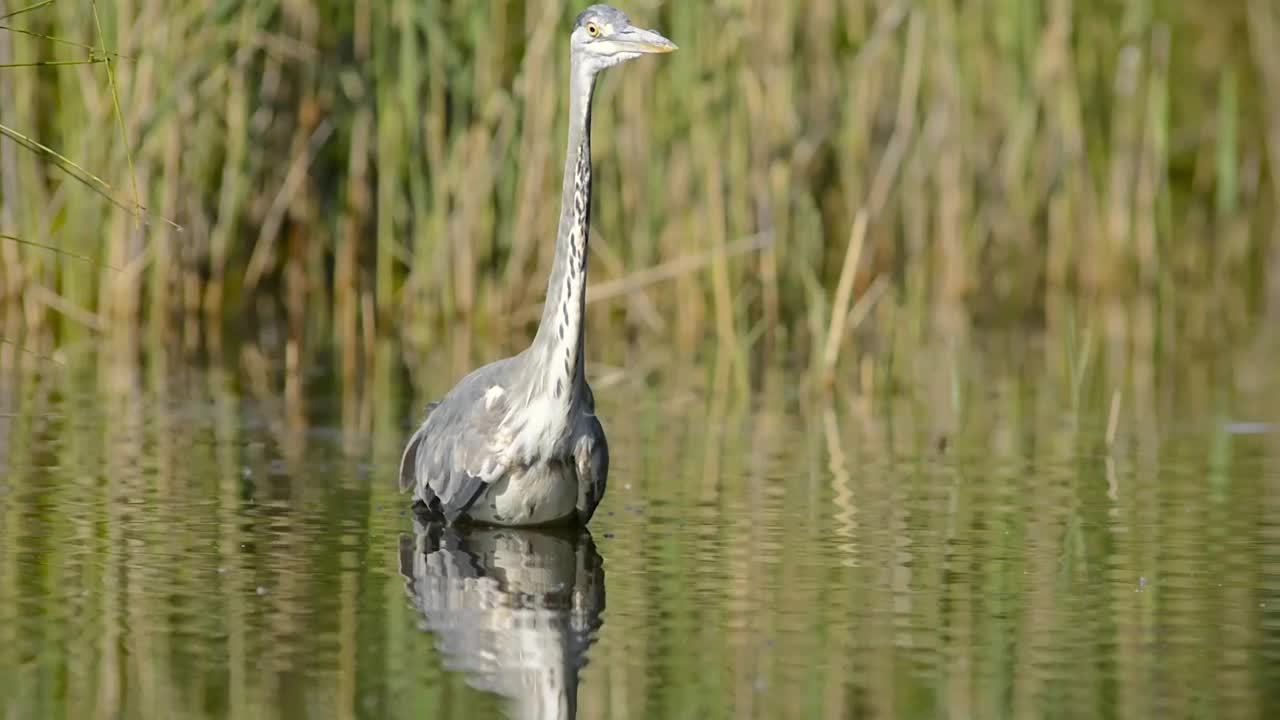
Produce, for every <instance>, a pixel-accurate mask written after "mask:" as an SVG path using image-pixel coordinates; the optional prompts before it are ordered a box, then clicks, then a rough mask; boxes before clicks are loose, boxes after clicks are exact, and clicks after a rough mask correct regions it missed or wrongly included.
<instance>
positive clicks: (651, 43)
mask: <svg viewBox="0 0 1280 720" xmlns="http://www.w3.org/2000/svg"><path fill="white" fill-rule="evenodd" d="M570 45H571V47H572V49H573V56H574V58H575V59H579V60H580V61H581V62H582V63H583V66H584V67H585V68H588V69H590V70H592V71H593V72H599V71H600V70H603V69H605V68H607V67H612V66H614V65H617V64H618V63H622V62H626V61H628V60H634V59H636V58H638V57H640V56H641V55H651V54H654V53H669V52H671V51H673V50H675V49H676V44H675V43H673V42H671V41H670V40H668V39H666V38H665V37H663V36H662V35H660V34H659V33H656V32H654V31H653V30H645V29H643V28H638V27H635V26H633V25H632V24H631V20H630V19H629V18H628V17H627V15H626V13H624V12H622V11H621V10H618V9H616V8H612V7H609V6H608V5H592V6H591V7H589V8H587V9H586V10H583V11H582V12H581V13H579V14H578V19H577V21H576V22H575V23H574V25H573V34H572V35H571V36H570Z"/></svg>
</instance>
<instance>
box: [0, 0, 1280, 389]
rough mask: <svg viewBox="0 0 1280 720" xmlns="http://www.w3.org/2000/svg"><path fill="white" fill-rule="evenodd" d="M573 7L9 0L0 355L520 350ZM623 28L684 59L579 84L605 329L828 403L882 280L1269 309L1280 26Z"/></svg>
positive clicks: (834, 15)
mask: <svg viewBox="0 0 1280 720" xmlns="http://www.w3.org/2000/svg"><path fill="white" fill-rule="evenodd" d="M16 5H24V7H16ZM26 5H29V7H28V6H26ZM578 9H579V8H578V7H577V5H571V4H567V3H561V2H550V3H537V4H525V3H516V2H510V1H509V0H479V1H477V2H470V3H454V2H445V1H443V0H421V1H416V2H415V1H413V0H388V2H370V1H369V0H357V1H356V2H347V1H345V0H344V1H339V0H316V1H315V2H309V3H304V2H296V1H294V0H274V1H271V0H268V1H266V2H259V3H230V4H228V3H216V2H213V1H212V0H181V1H180V2H175V3H161V2H159V1H158V0H114V1H111V0H103V1H102V2H95V3H90V4H89V5H85V4H84V3H73V2H66V1H64V2H46V3H35V4H24V3H14V2H9V3H0V16H3V17H4V19H3V20H0V24H3V26H4V28H3V29H0V96H3V97H4V98H6V102H5V103H4V104H3V106H0V128H3V138H0V259H2V260H3V264H4V268H3V270H2V271H0V310H2V311H0V318H3V323H2V324H0V333H2V334H3V335H4V336H5V337H10V338H23V339H31V338H35V339H36V342H37V343H38V344H39V345H40V346H41V347H45V348H46V349H48V348H49V347H53V346H56V345H59V344H63V343H67V342H74V341H76V340H79V339H83V338H85V337H86V336H89V337H91V336H92V335H93V334H95V333H97V332H111V331H112V330H113V329H116V328H120V327H128V328H130V329H131V330H136V329H140V328H148V329H149V330H150V331H151V335H150V337H153V338H156V339H157V340H158V341H169V340H171V339H173V338H183V339H184V341H185V342H186V343H187V344H188V345H191V346H195V345H197V344H198V343H199V342H200V341H201V339H205V340H206V341H208V342H216V341H217V338H218V337H220V336H222V335H224V334H225V333H227V332H228V330H229V329H231V330H234V329H236V328H239V327H241V319H242V318H244V317H245V316H246V315H250V316H254V317H257V316H258V315H259V314H260V311H261V308H262V304H263V302H264V301H265V302H267V303H269V304H276V305H280V306H282V308H283V316H284V317H285V318H286V320H285V322H284V324H285V327H286V330H287V332H288V335H289V336H290V337H291V338H294V339H302V338H304V337H305V338H308V339H316V338H319V339H325V340H336V341H338V342H339V343H341V344H342V345H343V346H344V347H349V348H352V349H350V350H348V351H345V352H344V355H343V362H344V363H347V364H351V363H356V362H357V361H358V358H359V353H357V351H356V350H355V348H358V347H359V346H361V345H369V344H370V343H372V342H374V340H375V339H376V338H377V337H379V336H386V335H387V334H389V333H393V332H394V333H396V334H400V335H403V336H404V337H405V338H406V339H408V340H409V341H410V342H411V343H413V344H415V345H418V346H421V345H424V344H427V343H430V342H432V340H433V339H435V338H436V337H438V336H440V335H441V333H443V332H446V331H448V329H449V328H451V327H452V326H453V324H454V323H456V322H459V321H461V322H465V323H467V324H468V326H469V327H470V329H472V330H473V331H475V332H481V333H489V334H492V335H494V336H498V337H501V336H503V334H504V333H510V334H512V335H520V334H521V333H525V334H527V331H528V324H529V322H530V315H529V314H528V313H524V312H521V311H522V310H523V309H524V308H527V307H528V306H529V305H531V304H535V303H537V302H539V301H540V296H541V291H542V289H543V286H544V280H543V278H544V271H545V269H546V267H547V265H548V263H549V261H550V254H551V243H550V242H549V239H550V237H551V235H552V233H553V232H554V228H555V212H556V208H557V207H558V205H557V202H556V193H557V192H558V186H559V183H558V179H557V175H558V172H559V168H560V163H561V153H562V152H563V149H562V147H561V145H562V137H563V134H564V122H565V120H564V115H565V107H564V106H565V103H564V102H563V99H562V96H563V95H564V91H565V78H566V76H567V68H566V62H567V54H566V53H565V52H564V32H565V28H566V27H567V26H568V24H569V22H570V19H571V18H572V16H573V13H575V12H576V11H577V10H578ZM627 9H628V10H630V11H631V12H632V14H633V15H635V16H636V18H637V19H638V20H640V21H642V22H644V23H648V24H652V25H654V26H657V27H660V28H662V29H663V30H664V31H666V32H668V34H669V35H670V36H671V37H673V38H675V39H676V40H677V42H678V43H679V44H680V46H681V51H680V52H679V53H678V54H676V55H674V56H672V58H671V59H670V60H669V61H667V62H662V63H640V64H637V65H636V66H634V67H629V68H627V69H626V71H625V72H621V73H617V74H615V75H610V76H607V77H606V78H605V79H604V80H603V83H602V86H601V88H600V95H601V105H602V107H601V108H600V110H599V112H597V114H596V118H597V119H596V122H597V132H596V138H597V141H596V143H595V152H596V154H597V155H596V160H597V183H598V184H597V189H598V193H597V194H598V210H597V212H596V213H594V214H593V220H594V223H595V225H594V231H595V232H594V235H593V250H594V252H593V256H594V258H595V261H594V267H593V280H595V281H597V282H599V283H601V284H602V285H605V286H606V287H609V288H615V289H622V290H624V292H617V291H614V292H611V293H607V294H605V295H600V296H598V298H599V299H598V301H596V302H593V304H592V310H591V320H590V321H591V322H592V323H593V324H594V325H596V326H598V327H604V326H613V327H619V328H630V329H631V332H630V333H629V334H630V335H631V336H633V337H634V336H635V335H636V334H637V333H639V334H648V335H650V336H654V337H658V338H667V339H670V340H672V341H673V343H674V347H676V348H677V349H678V350H679V351H680V352H681V353H684V354H689V353H693V352H696V351H697V350H698V348H699V347H701V345H702V344H703V343H704V342H705V339H707V338H713V339H716V341H718V342H720V343H721V344H723V345H725V346H727V347H730V348H734V349H735V350H734V352H735V353H738V354H741V353H740V350H741V349H743V348H750V347H752V346H755V345H757V344H759V345H761V346H762V347H767V348H770V349H771V350H772V351H777V352H780V353H789V354H794V353H799V354H801V355H803V356H806V357H808V358H809V359H810V361H811V362H812V363H813V364H814V366H816V367H821V368H822V369H823V370H824V372H825V373H826V374H828V375H830V374H832V373H833V372H834V370H835V364H836V359H837V358H839V357H845V358H851V357H856V356H855V355H852V354H850V353H849V352H848V349H849V348H850V346H851V345H852V344H853V343H854V342H855V340H854V338H853V334H854V331H855V330H857V328H855V325H857V323H850V322H847V319H848V318H847V313H849V312H850V310H849V309H850V308H851V307H854V306H856V305H857V303H858V301H859V299H860V298H862V297H863V296H864V295H865V293H866V292H867V289H868V288H870V287H872V286H873V284H874V283H876V282H877V281H878V280H879V281H881V282H882V283H883V282H884V281H885V280H886V279H887V281H889V282H890V287H891V288H892V292H893V293H895V294H896V295H897V298H898V301H899V303H898V304H902V305H906V306H910V307H914V308H917V309H919V310H921V311H927V312H928V313H929V314H930V315H931V316H938V315H947V316H948V317H951V318H952V320H951V321H958V322H961V323H966V324H973V323H985V322H989V321H997V322H1005V321H1009V320H1013V321H1017V322H1021V321H1023V320H1025V319H1026V318H1028V317H1032V318H1035V317H1047V316H1048V314H1049V313H1050V312H1051V307H1052V306H1053V298H1055V297H1060V296H1068V297H1073V298H1076V299H1077V300H1078V301H1079V302H1080V303H1081V304H1083V305H1085V306H1088V307H1095V308H1096V307H1104V306H1106V305H1108V303H1127V302H1131V301H1132V300H1133V299H1134V298H1135V297H1147V298H1157V299H1159V300H1160V301H1161V302H1162V303H1168V302H1169V301H1174V302H1177V303H1190V304H1192V305H1195V307H1193V308H1192V309H1190V310H1188V311H1186V313H1185V314H1186V315H1187V316H1188V317H1190V316H1203V317H1213V316H1214V315H1217V314H1221V312H1222V311H1223V308H1222V307H1221V306H1219V305H1216V304H1215V303H1216V302H1217V301H1216V300H1215V299H1214V298H1215V293H1216V291H1220V290H1221V289H1222V288H1224V287H1230V288H1235V289H1236V291H1237V293H1238V294H1239V295H1240V296H1241V297H1243V300H1239V301H1237V300H1233V302H1243V303H1244V304H1245V305H1246V306H1253V305H1256V304H1257V303H1258V302H1260V301H1261V300H1260V299H1261V298H1262V297H1263V293H1264V289H1265V288H1266V287H1268V286H1269V285H1270V286H1274V284H1275V282H1276V281H1275V280H1274V279H1271V278H1269V275H1274V274H1275V272H1276V268H1277V266H1280V262H1278V261H1277V259H1276V258H1278V257H1280V239H1278V238H1280V235H1278V234H1277V232H1276V230H1275V227H1276V223H1275V220H1276V211H1275V208H1276V205H1277V199H1278V198H1280V189H1277V185H1278V183H1277V182H1276V179H1275V174H1276V171H1275V168H1276V162H1277V158H1278V157H1280V95H1278V94H1277V90H1276V88H1277V87H1280V85H1278V84H1277V82H1276V78H1277V77H1280V61H1277V59H1276V58H1277V55H1276V53H1275V51H1274V47H1275V40H1276V38H1277V37H1280V12H1277V11H1276V10H1275V8H1273V7H1272V6H1271V4H1270V3H1266V2H1248V3H1239V4H1233V5H1231V6H1229V7H1220V6H1219V5H1218V4H1216V3H1212V2H1209V0H1193V1H1190V2H1183V3H1136V4H1127V5H1126V4H1117V3H1114V2H1105V1H1103V0H1045V2H1039V3H1030V4H1028V3H1023V2H1012V1H1009V0H985V1H983V2H966V3H959V2H956V1H955V0H926V1H923V2H906V1H905V0H817V1H815V2H808V3H777V2H766V1H765V0H738V1H737V2H732V3H687V4H686V3H680V4H677V3H670V4H656V3H651V2H641V3H637V4H636V5H635V6H632V7H628V8H627ZM15 11H21V12H17V13H16V14H15ZM76 53H79V55H76ZM68 58H71V59H72V60H74V64H68V65H54V64H53V63H55V62H62V61H67V60H68ZM19 66H21V67H19ZM860 213H863V214H865V217H866V220H865V231H864V232H860V233H850V231H849V229H850V228H851V227H856V226H857V224H858V221H857V220H856V218H858V217H859V216H860ZM158 218H166V219H171V220H172V221H173V223H175V224H176V225H180V226H181V228H182V231H181V232H179V231H178V230H177V229H176V228H175V227H174V226H172V225H167V224H165V223H164V222H160V221H159V220H158ZM142 219H145V220H148V222H140V220H142ZM766 236H767V237H768V238H769V242H767V243H761V244H760V247H759V248H758V249H753V250H752V251H751V252H750V253H745V254H744V253H736V252H733V251H732V250H733V249H734V248H737V247H739V246H740V245H741V243H742V242H744V240H743V239H744V238H758V237H766ZM855 241H856V242H858V243H860V245H859V246H858V247H849V243H850V242H855ZM85 258H88V259H90V260H91V262H90V263H85V262H84V259H85ZM664 268H687V270H686V271H685V272H683V273H669V272H666V271H665V270H662V269H664ZM704 269H705V270H704ZM654 278H661V281H660V282H661V284H656V283H654V282H653V279H654ZM837 286H839V287H838V288H837ZM878 287H879V286H878ZM1273 294H1274V293H1273ZM833 305H834V307H833ZM68 308H75V310H72V311H71V312H67V311H66V310H67V309H68ZM85 317H89V318H95V319H96V321H95V322H94V323H92V325H93V327H85V323H84V322H82V321H83V319H84V318H85ZM877 317H878V316H877V315H875V314H871V315H870V316H869V317H868V318H867V320H868V322H867V323H866V325H868V326H869V327H870V328H872V330H883V329H884V328H883V327H882V326H880V325H878V324H877V322H876V320H877ZM949 322H950V321H949ZM1180 322H1181V320H1180ZM858 332H862V330H858ZM842 346H844V347H845V349H846V352H845V353H844V354H843V355H842V354H841V348H842ZM365 352H366V353H367V349H366V351H365ZM602 352H605V353H606V354H607V353H608V352H609V351H607V350H606V351H602ZM617 352H621V351H617ZM740 359H741V358H740Z"/></svg>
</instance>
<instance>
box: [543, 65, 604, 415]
mask: <svg viewBox="0 0 1280 720" xmlns="http://www.w3.org/2000/svg"><path fill="white" fill-rule="evenodd" d="M569 88H570V92H569V147H568V150H567V152H566V154H565V160H564V185H563V187H562V189H561V193H560V226H559V229H558V230H557V232H556V247H555V256H554V259H553V260H552V262H551V277H550V278H549V279H548V280H547V299H546V304H545V305H544V306H543V308H542V321H541V322H540V323H539V324H538V334H537V336H536V337H535V338H534V341H533V348H532V350H533V352H534V353H535V355H536V356H538V358H539V359H540V360H541V361H542V367H544V368H547V372H546V373H545V374H544V375H543V376H541V377H539V378H535V379H534V382H535V383H541V384H542V385H541V387H540V388H539V389H541V390H543V391H544V392H547V393H550V394H551V395H552V396H553V397H554V398H555V399H565V400H567V399H569V398H570V397H571V395H572V393H574V392H577V391H578V389H579V388H580V387H581V386H582V384H583V383H582V380H583V377H582V372H583V368H582V365H583V322H582V318H583V313H584V310H585V307H586V288H587V239H588V232H589V231H588V225H589V222H590V215H591V95H592V92H593V91H594V90H595V73H594V72H592V71H590V70H588V69H586V68H583V67H581V66H579V65H578V63H577V62H574V63H572V64H571V68H570V81H569Z"/></svg>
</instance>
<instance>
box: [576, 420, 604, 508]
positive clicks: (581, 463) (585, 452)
mask: <svg viewBox="0 0 1280 720" xmlns="http://www.w3.org/2000/svg"><path fill="white" fill-rule="evenodd" d="M573 458H574V463H575V465H576V466H577V467H576V469H577V471H578V503H577V509H578V517H579V518H580V519H581V521H582V524H583V525H586V524H587V523H588V522H589V521H590V520H591V516H592V515H593V514H595V511H596V508H597V507H598V506H599V505H600V501H601V500H602V499H604V489H605V485H606V484H607V483H608V480H609V442H608V441H607V440H605V437H604V427H603V426H601V425H600V419H599V418H597V417H596V416H595V415H591V416H589V417H588V418H587V421H586V428H585V432H583V433H582V435H581V436H579V438H578V442H577V444H576V445H575V446H574V449H573Z"/></svg>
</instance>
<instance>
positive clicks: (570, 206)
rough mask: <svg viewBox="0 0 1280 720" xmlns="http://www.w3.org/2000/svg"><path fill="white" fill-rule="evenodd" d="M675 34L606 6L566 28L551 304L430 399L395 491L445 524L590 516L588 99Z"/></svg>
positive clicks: (602, 460)
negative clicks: (528, 336)
mask: <svg viewBox="0 0 1280 720" xmlns="http://www.w3.org/2000/svg"><path fill="white" fill-rule="evenodd" d="M675 49H676V46H675V44H674V43H672V42H671V41H670V40H668V39H667V38H665V37H663V36H662V35H660V34H658V33H657V32H654V31H652V30H643V29H640V28H637V27H634V26H632V24H631V21H630V20H629V19H628V18H627V16H626V15H625V14H624V13H623V12H621V11H619V10H617V9H614V8H612V7H609V6H607V5H592V6H591V7H589V8H587V9H586V10H584V11H582V13H580V14H579V15H578V17H577V20H576V21H575V22H574V26H573V32H572V34H571V35H570V36H569V58H570V61H569V145H568V149H567V151H566V153H565V162H564V184H563V186H562V193H561V197H560V225H559V230H558V231H557V233H556V245H555V254H554V259H553V260H552V265H551V277H550V279H549V280H548V281H547V295H546V302H545V305H544V306H543V309H542V319H541V321H540V322H539V324H538V331H537V334H536V335H535V336H534V339H533V342H532V343H531V344H530V346H529V347H528V348H527V349H525V350H524V351H522V352H520V353H519V354H518V355H515V356H513V357H509V358H505V359H502V360H498V361H496V362H493V363H490V364H488V365H485V366H483V367H481V368H479V369H477V370H474V371H472V372H471V373H470V374H469V375H467V376H466V377H464V378H463V379H462V380H461V381H459V382H458V384H457V385H455V386H454V387H453V389H452V390H450V391H449V392H448V393H446V394H445V395H444V397H442V398H441V399H440V400H439V401H438V402H436V403H432V404H431V405H429V406H428V407H427V417H426V419H425V420H424V421H423V423H422V426H421V427H419V428H418V430H417V431H416V432H415V433H414V434H413V436H412V437H410V438H409V443H408V445H407V446H406V447H405V451H404V455H403V457H402V458H401V460H400V491H401V492H404V491H406V490H408V489H410V488H412V489H413V494H414V504H415V507H416V508H417V509H419V510H421V511H425V512H426V513H428V514H431V515H439V516H443V517H444V519H445V520H447V521H448V522H449V523H454V522H458V521H471V522H476V523H483V524H493V525H509V526H527V525H547V524H554V523H575V522H576V523H580V524H582V525H585V524H586V523H587V522H588V521H589V520H590V519H591V515H592V513H594V512H595V509H596V506H597V505H599V504H600V500H601V498H602V497H603V496H604V491H605V482H606V480H607V477H608V474H609V447H608V443H607V442H606V440H605V436H604V428H603V427H602V426H601V424H600V421H599V419H597V418H596V415H595V398H594V397H593V396H592V394H591V388H590V387H589V386H588V385H587V380H586V377H585V375H584V373H583V311H584V309H585V300H586V282H587V280H586V275H587V238H588V216H589V214H590V212H591V98H592V94H593V91H594V90H595V84H596V76H597V75H599V73H600V72H601V71H602V70H604V69H605V68H608V67H612V66H614V65H617V64H619V63H623V62H626V61H628V60H634V59H635V58H638V57H641V56H642V55H647V54H652V53H668V52H671V51H673V50H675Z"/></svg>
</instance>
